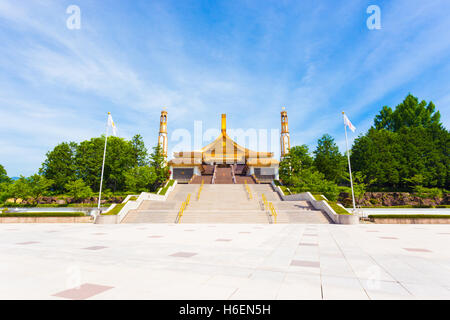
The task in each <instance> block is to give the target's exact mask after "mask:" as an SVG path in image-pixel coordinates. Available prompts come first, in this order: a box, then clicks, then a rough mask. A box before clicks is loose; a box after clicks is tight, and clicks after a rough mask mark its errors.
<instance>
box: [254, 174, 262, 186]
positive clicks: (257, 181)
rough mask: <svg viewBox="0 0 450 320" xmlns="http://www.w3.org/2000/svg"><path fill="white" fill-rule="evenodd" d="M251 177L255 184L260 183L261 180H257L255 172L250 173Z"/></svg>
mask: <svg viewBox="0 0 450 320" xmlns="http://www.w3.org/2000/svg"><path fill="white" fill-rule="evenodd" d="M252 177H253V179H255V183H256V184H260V183H261V181H259V179H258V178H257V177H256V175H255V174H252Z"/></svg>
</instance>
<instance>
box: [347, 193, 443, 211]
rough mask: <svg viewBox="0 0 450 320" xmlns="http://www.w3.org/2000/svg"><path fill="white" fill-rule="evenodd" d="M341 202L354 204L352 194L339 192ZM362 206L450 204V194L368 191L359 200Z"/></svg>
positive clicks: (348, 205) (348, 204) (358, 202)
mask: <svg viewBox="0 0 450 320" xmlns="http://www.w3.org/2000/svg"><path fill="white" fill-rule="evenodd" d="M339 202H340V203H342V204H343V205H345V206H346V207H351V206H352V195H351V194H350V193H346V192H342V193H341V194H339ZM357 204H358V205H360V206H367V207H374V208H376V207H381V206H388V207H390V206H407V205H409V206H424V207H428V206H438V205H449V204H450V195H449V194H446V195H444V196H443V197H442V198H438V197H437V198H422V197H419V196H417V195H415V194H411V193H408V192H366V193H365V194H364V197H363V198H362V199H361V200H360V201H357Z"/></svg>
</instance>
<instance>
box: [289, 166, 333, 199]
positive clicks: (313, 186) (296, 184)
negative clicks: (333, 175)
mask: <svg viewBox="0 0 450 320" xmlns="http://www.w3.org/2000/svg"><path fill="white" fill-rule="evenodd" d="M291 181H292V186H291V187H289V188H290V189H291V191H294V192H307V191H309V192H313V193H321V194H323V195H324V196H325V197H327V199H328V200H331V201H336V200H337V197H338V194H339V188H338V186H337V185H336V184H335V183H333V182H332V181H328V180H326V179H325V176H324V174H323V173H321V172H319V171H317V170H316V169H315V168H313V167H310V168H305V169H302V170H301V171H300V173H298V174H296V175H294V176H293V178H292V180H291Z"/></svg>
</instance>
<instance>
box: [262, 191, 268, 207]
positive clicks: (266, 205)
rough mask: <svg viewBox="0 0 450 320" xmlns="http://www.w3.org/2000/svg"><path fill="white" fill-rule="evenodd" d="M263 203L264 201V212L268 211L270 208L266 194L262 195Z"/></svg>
mask: <svg viewBox="0 0 450 320" xmlns="http://www.w3.org/2000/svg"><path fill="white" fill-rule="evenodd" d="M262 201H263V207H264V208H263V210H267V209H268V208H269V202H268V201H267V198H266V196H265V195H264V193H263V195H262Z"/></svg>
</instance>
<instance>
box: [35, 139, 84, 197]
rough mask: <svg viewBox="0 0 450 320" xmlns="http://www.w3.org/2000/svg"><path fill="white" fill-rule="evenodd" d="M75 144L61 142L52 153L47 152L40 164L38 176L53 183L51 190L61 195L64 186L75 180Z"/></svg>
mask: <svg viewBox="0 0 450 320" xmlns="http://www.w3.org/2000/svg"><path fill="white" fill-rule="evenodd" d="M76 149H77V144H76V143H75V142H69V143H67V142H63V143H60V144H58V145H57V146H56V147H55V148H54V149H53V150H52V151H49V152H47V158H46V159H45V161H44V163H43V164H42V167H41V169H40V170H39V174H41V175H43V176H44V177H45V178H47V179H51V180H53V181H54V185H53V190H54V191H56V192H60V193H63V192H64V191H65V188H64V187H65V185H66V184H67V183H68V182H69V181H72V180H75V179H76V166H75V154H76Z"/></svg>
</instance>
